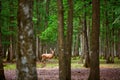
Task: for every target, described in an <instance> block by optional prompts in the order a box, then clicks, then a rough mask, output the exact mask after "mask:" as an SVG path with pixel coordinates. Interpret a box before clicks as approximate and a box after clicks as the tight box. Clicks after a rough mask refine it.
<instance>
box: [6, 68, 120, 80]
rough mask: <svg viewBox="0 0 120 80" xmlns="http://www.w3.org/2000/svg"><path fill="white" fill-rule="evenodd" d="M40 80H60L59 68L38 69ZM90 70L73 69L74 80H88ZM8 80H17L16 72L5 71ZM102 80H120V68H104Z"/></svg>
mask: <svg viewBox="0 0 120 80" xmlns="http://www.w3.org/2000/svg"><path fill="white" fill-rule="evenodd" d="M37 73H38V80H59V79H58V73H59V72H58V68H54V69H46V68H39V69H37ZM88 75H89V69H72V80H87V78H88ZM5 76H6V79H7V80H15V78H16V72H15V70H5ZM100 80H120V68H102V69H100Z"/></svg>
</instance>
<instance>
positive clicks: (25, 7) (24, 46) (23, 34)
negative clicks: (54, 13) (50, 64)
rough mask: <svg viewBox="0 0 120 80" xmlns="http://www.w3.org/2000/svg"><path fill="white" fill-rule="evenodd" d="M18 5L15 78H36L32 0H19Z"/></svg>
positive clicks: (31, 79)
mask: <svg viewBox="0 0 120 80" xmlns="http://www.w3.org/2000/svg"><path fill="white" fill-rule="evenodd" d="M18 5H19V6H18V29H19V31H18V53H17V62H16V63H17V80H37V71H36V55H35V36H34V31H33V21H32V12H33V0H19V3H18Z"/></svg>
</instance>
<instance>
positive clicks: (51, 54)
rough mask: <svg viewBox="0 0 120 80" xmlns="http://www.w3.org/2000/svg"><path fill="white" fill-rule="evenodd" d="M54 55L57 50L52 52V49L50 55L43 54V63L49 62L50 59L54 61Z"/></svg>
mask: <svg viewBox="0 0 120 80" xmlns="http://www.w3.org/2000/svg"><path fill="white" fill-rule="evenodd" d="M54 53H55V50H52V49H50V53H49V54H42V55H41V57H42V60H41V61H42V62H44V61H46V60H48V59H52V58H53V56H54Z"/></svg>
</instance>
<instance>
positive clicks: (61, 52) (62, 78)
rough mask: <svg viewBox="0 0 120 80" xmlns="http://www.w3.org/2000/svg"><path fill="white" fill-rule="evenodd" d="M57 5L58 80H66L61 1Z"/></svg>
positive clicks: (58, 0)
mask: <svg viewBox="0 0 120 80" xmlns="http://www.w3.org/2000/svg"><path fill="white" fill-rule="evenodd" d="M57 5H58V53H59V80H66V63H65V58H66V57H65V43H64V41H65V39H64V14H63V0H57Z"/></svg>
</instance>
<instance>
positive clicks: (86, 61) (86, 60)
mask: <svg viewBox="0 0 120 80" xmlns="http://www.w3.org/2000/svg"><path fill="white" fill-rule="evenodd" d="M85 1H86V0H84V17H83V18H84V19H83V34H84V54H85V63H84V67H86V68H88V67H90V57H89V46H88V35H87V20H86V3H85Z"/></svg>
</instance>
